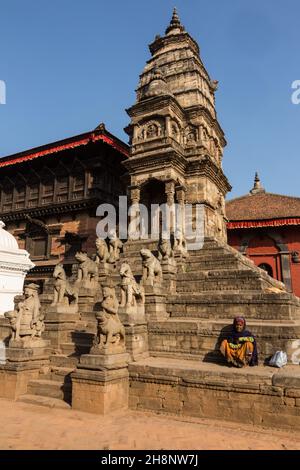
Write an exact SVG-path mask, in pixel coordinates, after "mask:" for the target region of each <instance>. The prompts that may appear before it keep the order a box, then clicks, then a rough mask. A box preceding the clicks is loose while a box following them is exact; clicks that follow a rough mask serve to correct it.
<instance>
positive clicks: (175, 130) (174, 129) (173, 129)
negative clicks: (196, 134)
mask: <svg viewBox="0 0 300 470" xmlns="http://www.w3.org/2000/svg"><path fill="white" fill-rule="evenodd" d="M170 134H171V137H172V138H173V139H175V140H177V142H180V141H181V130H180V128H179V125H178V123H177V122H176V121H174V120H172V121H171V122H170Z"/></svg>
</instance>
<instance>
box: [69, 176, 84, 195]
mask: <svg viewBox="0 0 300 470" xmlns="http://www.w3.org/2000/svg"><path fill="white" fill-rule="evenodd" d="M84 179H85V176H84V174H82V175H74V176H73V191H72V197H73V199H82V198H83V197H84Z"/></svg>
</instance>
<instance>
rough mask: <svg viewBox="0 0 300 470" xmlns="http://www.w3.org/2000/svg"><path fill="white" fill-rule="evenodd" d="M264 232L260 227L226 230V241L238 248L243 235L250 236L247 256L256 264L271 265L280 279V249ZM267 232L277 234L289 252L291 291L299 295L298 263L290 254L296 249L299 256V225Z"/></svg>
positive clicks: (274, 273)
mask: <svg viewBox="0 0 300 470" xmlns="http://www.w3.org/2000/svg"><path fill="white" fill-rule="evenodd" d="M266 232H267V230H262V229H256V230H255V229H249V230H247V229H243V230H228V243H229V245H231V246H232V247H233V248H236V249H237V250H240V247H241V245H242V243H243V240H244V239H245V237H247V236H251V240H250V243H249V246H248V248H247V251H246V254H247V256H248V257H249V258H250V259H252V260H253V261H254V263H255V264H256V265H257V266H258V265H260V264H262V263H267V264H269V265H270V266H271V267H272V270H273V275H274V277H275V278H276V279H278V280H279V281H282V273H281V262H280V255H279V251H280V250H279V248H278V247H277V246H276V243H275V242H274V240H273V239H272V238H270V237H269V236H268V235H267V233H266ZM269 234H270V235H271V234H277V235H279V236H280V238H281V240H282V242H283V243H284V244H285V245H286V246H287V248H288V251H289V252H290V269H291V278H292V288H293V292H294V293H295V294H296V295H297V296H298V297H300V263H298V264H297V263H294V262H293V261H292V256H291V253H292V252H293V251H298V252H299V256H300V227H297V226H286V227H280V228H278V229H276V230H274V229H271V230H270V231H269Z"/></svg>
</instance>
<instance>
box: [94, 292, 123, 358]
mask: <svg viewBox="0 0 300 470" xmlns="http://www.w3.org/2000/svg"><path fill="white" fill-rule="evenodd" d="M118 307H119V303H118V300H117V298H116V294H115V289H113V288H111V287H104V288H103V300H102V302H101V311H100V312H98V313H96V318H97V321H98V326H97V336H96V338H95V341H94V347H97V348H98V349H108V348H110V349H112V350H113V349H115V348H116V346H117V345H121V346H124V339H125V328H124V326H123V325H122V323H121V320H120V319H119V316H118Z"/></svg>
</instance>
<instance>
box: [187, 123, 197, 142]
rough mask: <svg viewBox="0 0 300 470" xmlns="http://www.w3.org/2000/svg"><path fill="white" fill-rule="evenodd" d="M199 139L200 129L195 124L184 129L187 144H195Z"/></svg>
mask: <svg viewBox="0 0 300 470" xmlns="http://www.w3.org/2000/svg"><path fill="white" fill-rule="evenodd" d="M197 140H198V131H197V128H196V127H195V126H192V125H191V124H190V125H188V126H187V127H186V128H185V129H184V143H185V145H195V143H196V142H197Z"/></svg>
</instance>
